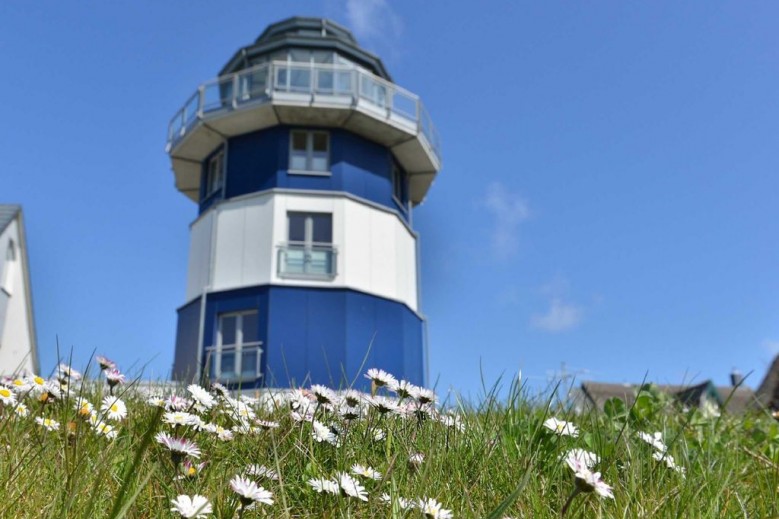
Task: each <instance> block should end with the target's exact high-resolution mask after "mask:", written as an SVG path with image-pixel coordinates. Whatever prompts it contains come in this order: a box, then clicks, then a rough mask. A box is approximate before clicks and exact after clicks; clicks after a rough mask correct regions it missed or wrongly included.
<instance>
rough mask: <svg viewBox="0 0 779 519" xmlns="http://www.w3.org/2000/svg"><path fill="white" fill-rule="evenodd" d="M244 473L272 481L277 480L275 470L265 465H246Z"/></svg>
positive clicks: (277, 476)
mask: <svg viewBox="0 0 779 519" xmlns="http://www.w3.org/2000/svg"><path fill="white" fill-rule="evenodd" d="M246 474H248V475H250V476H254V477H257V478H265V479H270V480H273V481H278V480H279V475H278V474H277V473H276V471H275V470H273V469H269V468H268V467H266V466H265V465H249V466H248V467H246Z"/></svg>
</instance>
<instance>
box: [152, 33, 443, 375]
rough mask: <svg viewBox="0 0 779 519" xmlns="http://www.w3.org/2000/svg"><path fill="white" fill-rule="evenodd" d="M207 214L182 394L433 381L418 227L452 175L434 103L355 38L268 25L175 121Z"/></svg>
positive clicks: (193, 195)
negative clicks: (188, 389)
mask: <svg viewBox="0 0 779 519" xmlns="http://www.w3.org/2000/svg"><path fill="white" fill-rule="evenodd" d="M167 151H168V153H169V155H170V158H171V162H172V167H173V173H174V175H175V183H176V188H177V189H178V190H179V191H180V192H181V193H182V194H184V195H185V196H186V197H188V198H190V199H191V200H192V201H193V202H195V203H196V204H197V206H198V216H197V218H196V219H195V221H194V222H192V224H191V226H190V240H191V241H190V250H189V269H188V277H187V288H186V297H185V301H184V304H183V306H181V307H180V308H179V309H178V329H177V335H176V352H175V357H174V364H173V377H174V378H175V379H177V380H192V379H194V378H197V377H204V376H207V377H208V378H209V379H210V380H212V381H219V382H222V383H224V384H227V385H229V386H231V387H239V386H240V387H242V388H254V387H266V386H269V387H286V386H289V385H303V384H310V383H322V384H328V385H332V386H336V387H339V386H340V387H345V386H347V385H351V384H354V386H356V387H363V385H364V383H365V382H366V381H364V380H363V379H362V377H360V376H359V375H360V373H361V372H362V371H364V370H365V369H366V368H369V367H376V368H382V369H385V370H387V371H390V372H392V373H393V374H395V375H396V376H398V377H402V378H404V379H406V380H409V381H411V382H413V383H416V384H424V383H425V382H426V370H427V366H426V342H425V321H424V317H423V316H422V313H421V310H420V307H419V301H420V296H419V237H418V235H417V233H416V232H414V230H413V228H412V210H413V208H414V206H416V205H417V204H419V203H421V202H422V200H424V198H425V195H426V194H427V191H428V189H429V187H430V185H431V183H432V182H433V179H434V178H435V175H436V173H437V172H438V170H439V169H440V167H441V158H440V155H439V148H438V139H437V136H436V133H435V129H434V128H433V125H432V123H431V121H430V118H429V116H428V115H427V112H426V111H425V109H424V107H423V105H422V103H421V101H420V100H419V98H418V97H417V96H416V95H415V94H413V93H411V92H409V91H408V90H405V89H403V88H401V87H399V86H397V85H395V84H394V83H393V81H392V78H391V77H390V75H389V73H388V72H387V70H386V69H385V68H384V65H383V64H382V62H381V60H380V59H379V58H378V57H376V56H375V55H373V54H371V53H370V52H367V51H366V50H364V49H362V48H360V47H359V46H358V45H357V42H356V40H355V39H354V37H353V36H352V34H351V33H350V32H349V31H348V30H347V29H345V28H344V27H342V26H340V25H338V24H336V23H334V22H332V21H330V20H325V19H320V18H290V19H287V20H284V21H281V22H278V23H276V24H273V25H271V26H269V27H268V28H267V29H266V30H265V32H263V33H262V34H261V35H260V37H259V38H257V40H256V41H255V42H254V43H253V44H251V45H248V46H246V47H243V48H241V49H239V50H238V51H237V52H236V53H235V54H234V55H233V56H232V57H231V58H230V60H229V61H228V62H227V64H226V65H225V66H224V67H223V68H222V70H221V71H220V73H219V77H217V78H216V79H213V80H211V81H207V82H205V83H203V84H202V85H200V86H199V87H198V88H197V90H196V91H195V93H194V94H193V95H192V96H191V97H190V98H189V99H188V100H187V101H186V103H185V104H184V106H183V107H182V108H181V110H179V111H178V112H177V113H176V115H175V116H174V117H173V119H172V121H171V123H170V127H169V131H168V143H167Z"/></svg>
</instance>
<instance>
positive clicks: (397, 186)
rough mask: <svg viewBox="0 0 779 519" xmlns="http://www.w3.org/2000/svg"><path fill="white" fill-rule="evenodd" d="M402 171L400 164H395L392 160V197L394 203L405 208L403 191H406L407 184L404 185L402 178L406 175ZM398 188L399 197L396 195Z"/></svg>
mask: <svg viewBox="0 0 779 519" xmlns="http://www.w3.org/2000/svg"><path fill="white" fill-rule="evenodd" d="M403 173H404V171H403V170H402V169H400V166H398V165H397V164H395V162H394V161H393V162H392V173H391V175H392V199H393V200H395V203H397V204H398V206H400V208H401V209H403V210H405V209H406V205H405V204H404V203H403V193H404V192H406V191H408V185H404V180H406V178H407V177H406V175H404V174H403ZM398 190H400V197H398V193H397V191H398ZM406 198H408V196H407V197H406Z"/></svg>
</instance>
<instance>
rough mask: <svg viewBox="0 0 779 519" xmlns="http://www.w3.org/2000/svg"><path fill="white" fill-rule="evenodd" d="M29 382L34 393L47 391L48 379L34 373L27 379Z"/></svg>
mask: <svg viewBox="0 0 779 519" xmlns="http://www.w3.org/2000/svg"><path fill="white" fill-rule="evenodd" d="M27 383H28V384H30V387H31V388H32V390H33V392H34V393H43V392H44V391H46V379H44V378H42V377H39V376H38V375H33V376H31V377H29V378H28V379H27Z"/></svg>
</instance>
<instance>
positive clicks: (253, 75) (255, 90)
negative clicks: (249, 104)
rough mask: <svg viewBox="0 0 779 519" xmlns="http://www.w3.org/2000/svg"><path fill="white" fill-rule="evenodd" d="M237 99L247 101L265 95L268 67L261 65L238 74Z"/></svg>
mask: <svg viewBox="0 0 779 519" xmlns="http://www.w3.org/2000/svg"><path fill="white" fill-rule="evenodd" d="M239 85H240V95H239V96H238V97H239V100H241V101H249V100H252V99H257V98H261V97H263V96H264V95H265V89H266V88H267V86H268V69H267V68H265V67H261V68H259V69H256V70H252V71H250V72H249V73H245V74H241V75H240V76H239Z"/></svg>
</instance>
